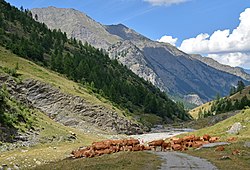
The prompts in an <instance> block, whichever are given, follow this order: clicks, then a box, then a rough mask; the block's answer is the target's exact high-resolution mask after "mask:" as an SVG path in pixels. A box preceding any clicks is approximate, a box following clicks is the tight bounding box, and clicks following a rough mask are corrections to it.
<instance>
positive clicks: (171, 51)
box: [32, 7, 241, 102]
mask: <svg viewBox="0 0 250 170" xmlns="http://www.w3.org/2000/svg"><path fill="white" fill-rule="evenodd" d="M32 13H33V16H34V15H35V14H37V15H38V20H39V21H40V22H44V23H45V24H47V25H48V26H49V27H50V28H57V29H58V28H60V29H61V30H62V31H65V32H66V33H67V34H68V35H69V36H70V37H75V38H78V39H80V40H82V41H88V42H89V43H90V44H92V45H94V46H95V47H101V48H103V49H105V50H106V51H108V52H109V54H110V57H111V58H116V59H118V61H119V62H121V63H122V64H123V65H126V66H127V67H128V68H130V69H131V70H132V71H133V72H134V73H136V74H138V75H139V76H140V77H142V78H144V79H145V80H147V81H150V82H151V83H152V84H154V85H156V86H157V87H159V88H160V89H161V90H164V91H166V92H168V93H169V94H170V95H178V96H181V97H184V96H185V95H189V94H197V95H198V96H199V97H200V98H201V99H202V100H203V101H204V102H205V101H208V100H211V99H212V98H214V97H215V96H216V94H217V93H220V94H221V95H222V96H224V95H227V94H228V91H229V89H230V87H231V86H232V85H236V83H237V81H238V80H241V78H240V77H238V76H235V75H232V74H230V73H226V72H224V71H221V70H218V69H215V68H213V67H211V66H209V65H208V64H205V63H203V62H201V61H199V60H197V59H195V58H193V57H191V56H190V55H188V54H185V53H184V52H182V51H180V50H178V49H177V48H175V47H173V46H172V45H170V44H166V43H159V42H155V41H152V40H150V39H148V38H146V37H144V36H143V35H140V34H139V33H137V32H135V31H134V30H132V29H130V28H128V27H126V26H124V25H122V24H118V25H109V26H103V25H101V24H99V23H97V22H95V21H94V20H92V19H90V18H89V17H86V15H85V14H82V13H81V12H78V11H75V10H72V9H58V8H54V7H49V8H42V9H33V10H32ZM59 14H60V15H59ZM76 18H77V19H76ZM87 21H88V22H87ZM76 23H77V24H76ZM72 27H74V29H76V30H79V29H81V31H79V32H78V33H77V34H72V30H71V29H72ZM85 32H91V36H89V35H88V34H86V33H85Z"/></svg>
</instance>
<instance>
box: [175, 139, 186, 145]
mask: <svg viewBox="0 0 250 170" xmlns="http://www.w3.org/2000/svg"><path fill="white" fill-rule="evenodd" d="M172 141H173V143H174V144H180V145H181V144H182V143H183V139H182V138H174V139H173V140H172Z"/></svg>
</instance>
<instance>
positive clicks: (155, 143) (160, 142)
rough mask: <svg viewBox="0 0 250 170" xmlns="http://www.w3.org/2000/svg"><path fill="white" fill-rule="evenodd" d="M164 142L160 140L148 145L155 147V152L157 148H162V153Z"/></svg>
mask: <svg viewBox="0 0 250 170" xmlns="http://www.w3.org/2000/svg"><path fill="white" fill-rule="evenodd" d="M163 142H164V140H163V139H160V140H154V141H151V142H149V143H148V145H149V146H152V147H154V150H155V151H156V148H157V146H160V147H161V151H162V144H163Z"/></svg>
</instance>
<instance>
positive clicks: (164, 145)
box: [161, 142, 171, 151]
mask: <svg viewBox="0 0 250 170" xmlns="http://www.w3.org/2000/svg"><path fill="white" fill-rule="evenodd" d="M161 147H162V151H166V150H170V149H171V143H170V142H163V143H162V145H161Z"/></svg>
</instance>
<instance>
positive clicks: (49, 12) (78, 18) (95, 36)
mask: <svg viewBox="0 0 250 170" xmlns="http://www.w3.org/2000/svg"><path fill="white" fill-rule="evenodd" d="M31 12H32V14H33V16H35V15H37V16H38V21H39V22H42V23H45V24H46V25H47V26H48V27H49V28H51V29H61V30H62V31H63V32H66V33H67V35H68V36H69V37H74V38H77V39H79V40H81V41H83V42H85V41H87V42H88V43H90V44H91V45H94V46H95V47H97V48H104V49H106V48H108V46H109V45H111V44H113V43H115V42H117V41H118V40H120V38H119V37H117V36H115V35H110V34H109V33H108V32H107V31H106V29H105V27H104V26H103V25H101V24H100V23H98V22H96V21H94V20H93V19H91V18H90V17H88V16H87V15H86V14H84V13H82V12H80V11H77V10H74V9H68V8H56V7H48V8H34V9H32V10H31Z"/></svg>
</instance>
